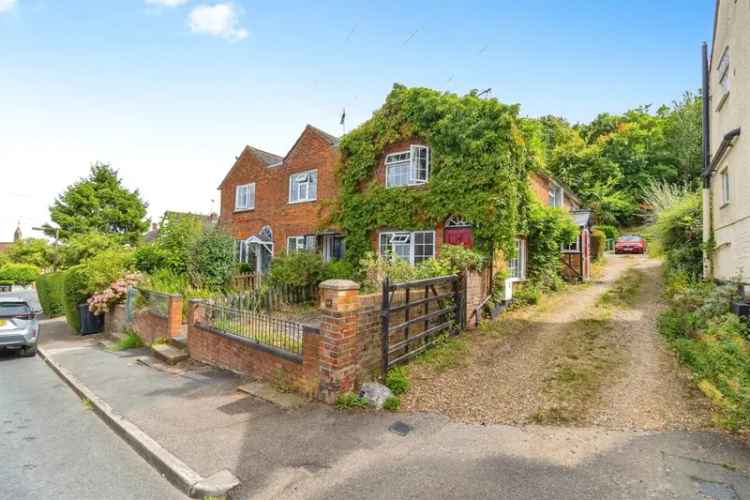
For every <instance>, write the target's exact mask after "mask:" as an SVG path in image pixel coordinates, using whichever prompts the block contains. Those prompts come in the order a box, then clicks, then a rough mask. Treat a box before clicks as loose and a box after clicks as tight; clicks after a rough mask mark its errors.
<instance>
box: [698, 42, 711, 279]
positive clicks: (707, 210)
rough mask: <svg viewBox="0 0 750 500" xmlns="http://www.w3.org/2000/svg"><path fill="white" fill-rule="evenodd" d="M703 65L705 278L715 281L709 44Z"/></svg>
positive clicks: (704, 49)
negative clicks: (711, 243)
mask: <svg viewBox="0 0 750 500" xmlns="http://www.w3.org/2000/svg"><path fill="white" fill-rule="evenodd" d="M701 56H702V64H703V89H702V94H703V243H704V248H703V278H704V279H707V280H710V279H713V272H714V266H713V251H712V249H709V248H708V243H709V242H710V241H712V240H713V234H714V210H713V196H712V195H711V194H712V193H711V108H710V106H711V103H710V101H711V97H710V88H709V75H710V73H709V67H708V44H706V42H703V46H702V47H701Z"/></svg>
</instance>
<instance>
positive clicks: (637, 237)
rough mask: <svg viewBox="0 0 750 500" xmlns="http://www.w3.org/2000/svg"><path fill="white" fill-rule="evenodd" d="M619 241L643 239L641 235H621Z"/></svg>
mask: <svg viewBox="0 0 750 500" xmlns="http://www.w3.org/2000/svg"><path fill="white" fill-rule="evenodd" d="M617 241H641V237H640V236H620V237H619V238H618V240H617Z"/></svg>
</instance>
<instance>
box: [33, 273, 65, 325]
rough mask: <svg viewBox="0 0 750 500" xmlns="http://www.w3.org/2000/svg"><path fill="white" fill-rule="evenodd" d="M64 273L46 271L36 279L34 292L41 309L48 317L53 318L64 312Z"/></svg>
mask: <svg viewBox="0 0 750 500" xmlns="http://www.w3.org/2000/svg"><path fill="white" fill-rule="evenodd" d="M64 280H65V273H62V272H58V273H47V274H43V275H41V276H40V277H39V278H37V280H36V293H37V295H38V296H39V303H40V304H41V305H42V311H44V315H45V316H47V317H48V318H54V317H56V316H60V315H61V314H64V313H65V291H64Z"/></svg>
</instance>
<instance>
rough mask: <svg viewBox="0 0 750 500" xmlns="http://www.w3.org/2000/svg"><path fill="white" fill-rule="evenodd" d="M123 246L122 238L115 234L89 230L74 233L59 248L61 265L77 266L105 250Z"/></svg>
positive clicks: (66, 266) (64, 266)
mask: <svg viewBox="0 0 750 500" xmlns="http://www.w3.org/2000/svg"><path fill="white" fill-rule="evenodd" d="M117 248H122V243H121V242H120V239H119V238H118V237H117V236H116V235H113V234H104V233H100V232H98V231H89V232H87V233H83V234H74V235H72V236H70V238H68V239H67V241H65V244H63V245H60V246H59V247H58V248H57V252H58V257H57V258H58V261H59V265H60V266H61V267H63V268H68V267H72V266H76V265H78V264H80V263H81V262H83V261H84V260H86V259H90V258H92V257H94V256H96V255H98V254H100V253H101V252H103V251H105V250H111V249H117Z"/></svg>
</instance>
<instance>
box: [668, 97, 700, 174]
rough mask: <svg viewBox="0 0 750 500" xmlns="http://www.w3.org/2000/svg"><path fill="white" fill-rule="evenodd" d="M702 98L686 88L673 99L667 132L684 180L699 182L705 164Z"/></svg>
mask: <svg viewBox="0 0 750 500" xmlns="http://www.w3.org/2000/svg"><path fill="white" fill-rule="evenodd" d="M702 113H703V98H702V97H701V96H700V94H698V95H696V94H693V93H692V92H685V93H684V94H683V95H682V99H680V100H679V101H674V102H673V103H672V110H671V113H670V114H669V116H668V118H667V123H666V126H665V130H664V135H665V138H666V142H667V147H668V148H669V151H670V153H671V156H672V157H673V158H674V160H675V162H676V164H677V169H678V171H679V174H678V179H679V182H680V183H681V184H685V185H696V186H697V184H698V181H699V180H700V173H701V166H702V164H703V149H702V147H703V114H702Z"/></svg>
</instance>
